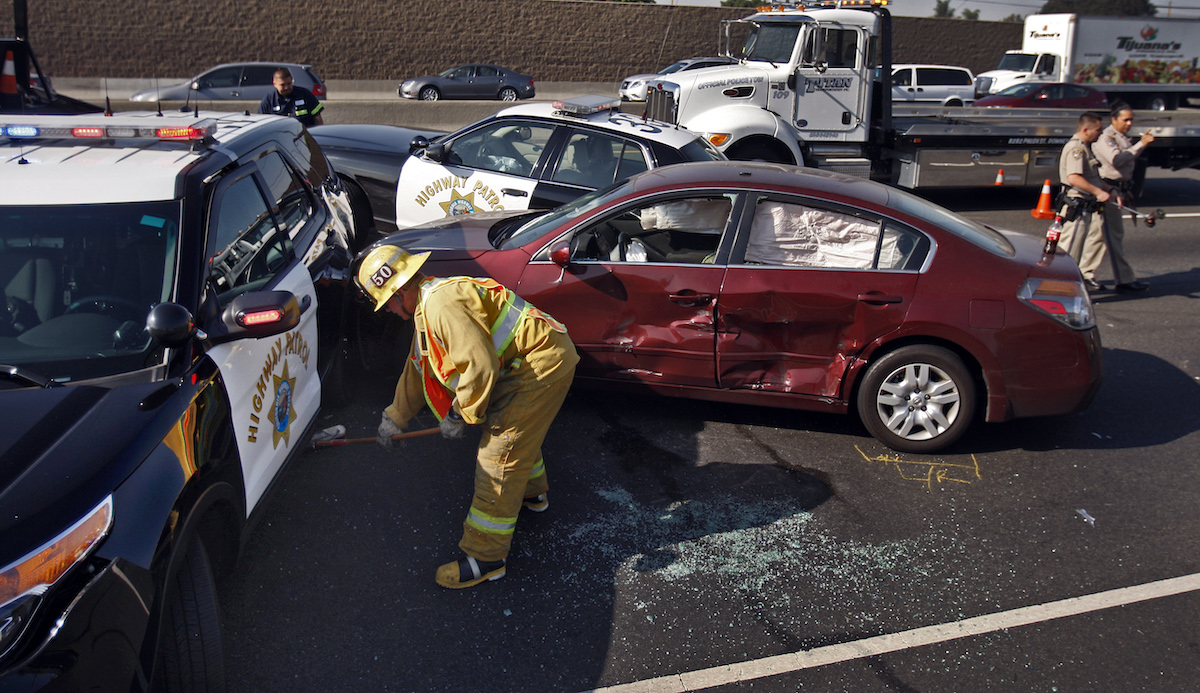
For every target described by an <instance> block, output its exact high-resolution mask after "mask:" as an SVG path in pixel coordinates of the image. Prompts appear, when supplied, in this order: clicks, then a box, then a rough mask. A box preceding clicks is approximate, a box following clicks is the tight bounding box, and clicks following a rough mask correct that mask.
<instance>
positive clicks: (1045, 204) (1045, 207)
mask: <svg viewBox="0 0 1200 693" xmlns="http://www.w3.org/2000/svg"><path fill="white" fill-rule="evenodd" d="M1029 213H1030V214H1031V215H1033V218H1034V219H1053V218H1054V210H1053V209H1051V208H1050V179H1049V178H1047V179H1046V182H1045V183H1042V194H1041V195H1038V203H1037V208H1035V209H1031V210H1029Z"/></svg>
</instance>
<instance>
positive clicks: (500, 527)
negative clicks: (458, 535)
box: [467, 507, 517, 534]
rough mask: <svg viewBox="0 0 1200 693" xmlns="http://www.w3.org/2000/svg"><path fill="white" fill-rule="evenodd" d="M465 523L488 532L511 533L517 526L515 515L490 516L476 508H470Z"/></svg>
mask: <svg viewBox="0 0 1200 693" xmlns="http://www.w3.org/2000/svg"><path fill="white" fill-rule="evenodd" d="M467 524H468V525H470V526H472V527H474V528H475V529H477V530H479V531H480V532H486V533H488V534H512V533H513V530H514V529H516V527H517V518H515V517H492V516H491V515H488V514H487V513H485V512H481V511H480V510H479V509H478V508H474V507H473V508H471V512H469V513H467Z"/></svg>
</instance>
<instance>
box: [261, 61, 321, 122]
mask: <svg viewBox="0 0 1200 693" xmlns="http://www.w3.org/2000/svg"><path fill="white" fill-rule="evenodd" d="M271 84H273V85H274V86H275V91H273V92H271V93H270V94H267V95H266V96H264V97H263V100H262V103H260V104H259V105H258V112H259V113H264V114H267V115H281V116H292V117H293V118H296V119H297V120H299V121H300V123H301V124H302V125H304V127H306V128H310V127H312V126H314V125H324V124H325V118H324V117H322V116H321V111H324V110H325V105H324V104H322V103H321V102H320V101H318V100H317V97H315V96H313V93H312V92H311V91H309V90H307V89H305V88H304V87H298V86H296V84H295V82H294V80H293V79H292V72H291V70H288V69H287V68H286V67H281V68H279V69H278V70H276V71H275V75H274V77H273V78H272V80H271Z"/></svg>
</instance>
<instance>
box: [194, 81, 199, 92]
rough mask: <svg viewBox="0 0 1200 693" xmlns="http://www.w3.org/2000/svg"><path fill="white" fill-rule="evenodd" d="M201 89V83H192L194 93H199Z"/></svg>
mask: <svg viewBox="0 0 1200 693" xmlns="http://www.w3.org/2000/svg"><path fill="white" fill-rule="evenodd" d="M199 89H200V83H199V82H192V91H198V90H199Z"/></svg>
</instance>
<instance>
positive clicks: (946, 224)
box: [888, 188, 1016, 257]
mask: <svg viewBox="0 0 1200 693" xmlns="http://www.w3.org/2000/svg"><path fill="white" fill-rule="evenodd" d="M888 207H891V208H892V209H896V210H899V211H901V212H904V213H905V214H908V215H911V216H914V217H916V218H917V219H921V220H923V221H926V222H928V223H929V224H931V225H933V226H937V227H939V228H942V229H945V230H946V231H949V232H950V233H952V234H954V235H955V236H958V237H959V238H962V239H964V240H966V241H969V242H970V243H974V244H975V245H977V246H979V247H980V248H983V249H984V250H987V251H990V252H992V253H995V254H996V255H1003V256H1005V257H1013V256H1014V255H1016V249H1015V248H1013V246H1012V243H1010V242H1009V240H1008V239H1007V238H1005V237H1004V234H1002V233H1000V232H999V231H996V230H995V229H991V228H988V227H986V226H984V225H983V224H980V223H978V222H974V221H971V220H970V219H967V218H966V217H961V216H959V215H957V214H955V213H954V212H951V211H950V210H948V209H946V208H945V207H940V206H938V205H935V204H933V203H932V202H930V201H928V200H923V199H921V198H919V197H917V196H916V195H913V194H911V193H907V192H904V191H903V190H897V189H896V188H888Z"/></svg>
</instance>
